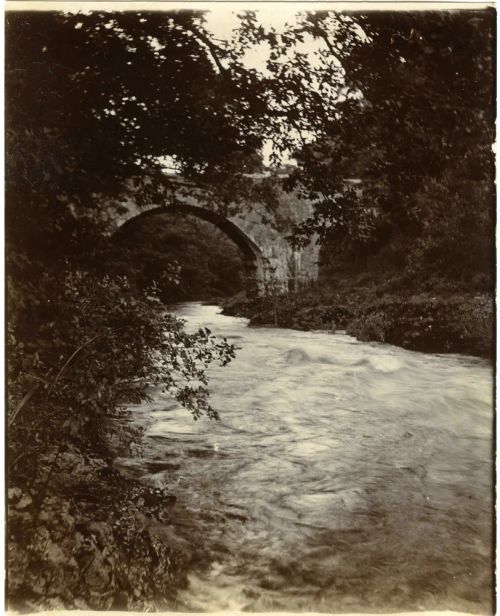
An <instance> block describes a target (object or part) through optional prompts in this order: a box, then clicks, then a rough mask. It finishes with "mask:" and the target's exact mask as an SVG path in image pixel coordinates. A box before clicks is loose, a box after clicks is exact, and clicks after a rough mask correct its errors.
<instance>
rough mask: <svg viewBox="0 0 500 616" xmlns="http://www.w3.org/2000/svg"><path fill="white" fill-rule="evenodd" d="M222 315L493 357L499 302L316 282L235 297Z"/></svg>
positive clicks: (478, 296)
mask: <svg viewBox="0 0 500 616" xmlns="http://www.w3.org/2000/svg"><path fill="white" fill-rule="evenodd" d="M223 314H227V315H231V316H244V317H246V318H248V319H250V325H259V326H261V325H264V326H277V327H286V328H291V329H298V330H304V331H307V330H318V329H319V330H326V331H331V332H334V331H338V330H342V331H346V332H347V333H348V334H349V335H351V336H354V337H355V338H357V339H358V340H360V341H363V342H385V343H389V344H394V345H396V346H400V347H403V348H405V349H409V350H413V351H422V352H428V353H463V354H467V355H474V356H477V357H483V358H486V359H492V358H493V356H494V301H493V298H492V297H491V296H489V295H488V294H486V293H481V292H478V293H466V292H461V293H453V292H447V293H441V294H439V295H438V294H436V293H433V292H432V290H430V291H424V292H408V291H407V292H404V293H401V292H398V293H390V292H389V293H383V292H380V291H379V290H377V289H376V288H374V287H373V286H365V287H363V286H355V285H353V286H350V287H349V286H345V287H343V288H342V287H341V288H338V289H336V290H332V289H331V288H330V289H329V288H328V287H322V286H321V285H320V284H315V285H313V286H311V287H308V288H305V289H302V290H301V291H300V292H298V293H290V294H287V295H279V296H274V297H270V296H267V297H262V298H254V299H251V300H248V299H246V298H244V297H242V296H239V297H235V298H232V299H231V300H229V301H227V302H226V303H225V304H224V306H223Z"/></svg>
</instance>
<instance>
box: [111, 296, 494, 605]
mask: <svg viewBox="0 0 500 616" xmlns="http://www.w3.org/2000/svg"><path fill="white" fill-rule="evenodd" d="M178 314H179V316H181V317H182V318H184V319H186V320H187V323H188V329H196V328H198V327H200V326H203V327H209V328H210V329H211V330H212V332H213V333H215V334H217V335H221V336H226V337H227V338H228V341H229V342H232V343H233V344H235V345H236V346H237V347H238V351H237V357H236V359H235V360H234V361H232V362H231V364H230V365H229V366H227V367H225V368H211V369H210V371H209V374H210V377H211V380H210V389H211V392H212V394H211V400H212V406H213V407H214V408H216V409H217V410H218V411H219V413H220V416H221V419H220V421H218V422H215V421H209V420H207V419H202V420H200V421H198V422H194V421H193V419H192V417H191V416H190V415H189V413H188V412H187V411H185V410H183V409H182V408H179V405H178V404H177V403H175V402H174V401H172V400H171V399H169V398H168V397H166V396H162V395H160V394H158V395H157V396H156V398H155V400H154V402H153V403H149V404H143V405H141V406H140V407H139V408H138V409H134V412H135V413H136V414H137V416H138V417H139V421H141V422H142V424H143V425H144V426H145V428H146V433H145V449H144V456H143V457H137V458H130V459H124V460H122V466H123V467H124V468H128V469H129V470H130V471H133V472H134V473H135V474H136V475H137V476H139V477H140V478H141V480H142V481H144V482H147V483H148V484H149V485H151V486H155V487H167V488H169V489H170V490H171V492H172V493H173V494H174V495H175V496H176V497H177V501H176V504H175V506H174V515H173V517H172V520H170V521H169V522H165V525H166V527H167V530H168V532H170V536H171V537H172V540H173V541H174V543H175V542H178V544H179V546H180V547H181V548H182V547H184V548H186V546H188V545H189V544H190V543H191V544H193V543H194V544H196V545H199V546H200V550H202V553H203V555H204V556H203V562H199V563H198V565H199V567H198V568H197V567H196V566H194V568H193V573H192V574H191V575H190V584H189V587H188V588H187V589H185V590H183V591H182V592H181V593H180V602H181V603H180V606H181V607H183V608H184V609H189V610H194V611H197V610H198V611H199V610H207V611H214V610H255V611H266V610H269V611H270V610H304V611H326V612H341V611H343V612H346V611H351V612H352V611H359V610H361V611H383V610H421V609H427V610H437V609H449V610H453V609H454V610H462V611H469V612H473V613H488V612H490V611H491V609H492V607H491V592H492V590H491V585H492V579H491V577H492V515H493V514H492V489H493V488H492V455H493V454H492V425H493V424H492V417H493V412H492V409H493V400H492V397H493V373H492V369H491V366H490V365H489V364H488V363H486V362H484V361H482V360H480V359H475V358H472V357H466V356H459V355H447V356H446V355H430V354H423V353H414V352H410V351H405V350H403V349H400V348H397V347H393V346H389V345H383V344H377V343H373V344H367V343H361V342H358V341H356V340H355V339H354V338H351V337H349V336H346V335H342V334H335V335H332V334H328V333H325V332H299V331H292V330H285V329H272V328H249V327H247V322H246V320H245V319H240V318H233V317H227V316H222V315H220V314H219V309H218V308H217V307H215V306H202V305H200V304H185V305H182V306H180V307H179V309H178ZM207 554H208V558H207ZM207 565H208V566H207Z"/></svg>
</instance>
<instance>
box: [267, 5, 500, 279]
mask: <svg viewBox="0 0 500 616" xmlns="http://www.w3.org/2000/svg"><path fill="white" fill-rule="evenodd" d="M493 20H494V12H493V11H441V12H434V13H432V12H418V11H417V12H413V13H405V12H394V13H391V12H383V13H379V12H376V11H375V12H372V13H367V14H351V15H345V16H343V17H342V16H340V17H338V16H337V17H336V16H335V15H334V13H332V12H330V11H328V12H316V13H306V14H304V15H303V16H302V19H301V20H299V22H298V23H297V24H295V25H294V26H293V27H291V28H290V30H289V32H288V35H287V36H289V37H291V38H292V42H290V41H289V40H288V39H286V40H285V42H283V39H282V40H281V46H280V44H277V45H276V46H275V49H274V52H273V53H274V56H275V57H276V58H278V59H279V58H281V59H283V57H284V54H285V53H288V56H289V55H290V54H289V52H287V51H286V49H285V50H284V49H283V46H285V48H286V47H287V46H290V45H294V44H295V45H296V44H297V43H296V42H297V40H299V41H300V39H301V37H304V36H312V37H314V39H315V40H318V41H321V42H322V43H323V47H322V49H321V50H320V51H319V52H318V54H319V58H320V60H319V61H317V62H316V63H315V64H314V65H311V63H309V64H307V63H306V62H305V59H304V57H302V56H301V55H300V54H299V53H297V52H296V53H295V55H294V56H293V57H292V61H291V62H288V63H287V64H284V63H283V60H282V61H281V64H280V63H279V61H278V60H277V59H276V60H272V61H271V62H270V65H269V67H270V69H271V70H273V71H274V73H275V74H276V78H277V82H278V83H279V84H280V86H279V89H280V92H283V88H285V87H286V97H285V98H286V100H288V101H289V102H288V105H289V110H288V111H287V110H286V107H287V105H282V112H283V113H285V114H287V113H288V116H287V117H289V119H290V121H291V122H297V121H298V117H300V123H301V125H302V127H303V128H302V131H304V130H307V129H308V130H310V131H312V133H311V134H312V135H313V138H312V139H311V138H310V139H309V143H303V144H300V145H299V147H298V148H297V147H296V156H297V160H298V163H299V166H298V168H297V170H296V171H295V172H294V173H292V175H291V177H290V178H289V179H288V181H287V185H288V187H289V188H294V189H296V190H299V191H300V192H301V193H302V194H303V195H304V196H306V197H308V198H310V199H312V200H314V202H315V213H314V216H313V217H312V218H311V219H310V220H308V221H306V222H305V223H304V224H303V225H301V226H300V227H299V228H298V229H297V233H296V236H295V241H297V242H298V243H300V242H301V241H308V240H309V238H310V237H311V236H312V235H313V234H314V233H319V234H320V236H321V237H322V238H323V242H324V243H327V244H328V243H329V244H332V243H333V245H335V246H336V250H337V252H338V251H339V250H342V249H348V250H351V252H358V253H359V252H362V253H363V252H364V253H365V254H370V252H374V251H377V250H380V248H381V247H384V246H387V245H388V244H389V243H391V242H394V241H401V240H400V239H398V238H407V240H409V242H408V261H407V263H406V265H407V266H408V267H410V268H412V269H414V270H415V271H425V269H426V268H436V269H437V268H441V270H442V272H443V275H444V276H445V277H446V276H451V277H456V276H457V275H461V272H464V271H465V272H466V275H467V276H469V278H470V276H471V275H473V274H474V273H477V272H480V271H484V270H487V269H488V264H489V263H491V261H492V256H493V237H492V223H493V174H494V154H493V151H492V144H493V142H494V76H493V68H494V64H493V40H494V21H493ZM290 75H294V76H295V78H293V79H292V78H290ZM304 87H306V89H307V91H308V93H309V95H308V96H303V95H302V92H303V89H304ZM298 129H299V132H300V129H301V127H300V126H299V127H298ZM346 178H357V179H359V180H361V185H359V186H353V185H352V184H349V183H347V184H346V181H345V180H346Z"/></svg>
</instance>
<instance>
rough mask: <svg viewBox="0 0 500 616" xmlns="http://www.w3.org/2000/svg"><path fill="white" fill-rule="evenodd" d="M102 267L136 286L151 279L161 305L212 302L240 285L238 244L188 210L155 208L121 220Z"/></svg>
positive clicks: (241, 267) (147, 284) (236, 290)
mask: <svg viewBox="0 0 500 616" xmlns="http://www.w3.org/2000/svg"><path fill="white" fill-rule="evenodd" d="M105 267H106V270H107V271H108V272H113V273H115V274H118V275H123V276H127V277H128V278H129V280H130V281H131V282H132V283H133V284H134V286H135V287H136V288H137V289H141V290H145V289H148V288H150V287H152V285H153V284H154V285H155V286H156V289H157V292H158V297H159V299H160V300H161V301H162V302H163V303H164V304H166V305H168V304H172V303H174V302H180V301H189V300H205V301H212V302H215V303H217V302H218V301H219V302H220V301H222V300H223V299H224V298H226V297H229V296H231V295H235V294H237V293H240V292H241V291H243V290H244V288H245V283H246V272H245V264H244V262H243V260H242V257H241V254H240V250H239V248H238V247H237V246H236V245H235V244H234V243H233V242H232V241H231V240H230V239H228V237H227V236H226V235H225V234H224V233H223V232H222V231H220V230H219V229H217V228H216V227H215V226H214V225H212V224H210V223H208V222H205V221H203V220H199V219H196V218H194V217H192V216H185V217H181V216H179V215H170V214H160V215H155V216H154V219H151V218H145V219H139V220H138V221H137V222H134V224H131V225H129V226H125V227H124V228H123V230H122V231H121V232H120V233H117V234H116V235H115V237H114V238H113V241H112V242H111V243H110V246H109V252H108V253H107V254H106V262H105Z"/></svg>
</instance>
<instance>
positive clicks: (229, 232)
mask: <svg viewBox="0 0 500 616" xmlns="http://www.w3.org/2000/svg"><path fill="white" fill-rule="evenodd" d="M167 213H169V214H172V213H173V214H180V215H182V216H185V215H189V216H193V217H195V218H199V219H201V220H205V221H207V222H210V223H212V224H213V225H214V226H216V227H217V228H218V229H220V230H221V231H222V232H223V233H224V234H225V235H226V237H228V238H229V239H230V240H232V241H233V242H234V244H236V246H238V248H239V249H240V251H241V254H242V257H243V262H244V265H245V269H246V275H247V291H248V292H250V293H252V292H258V291H259V290H262V288H263V285H264V282H265V279H266V262H267V259H266V257H265V256H264V254H263V251H262V249H261V248H260V247H259V246H258V244H257V243H256V242H255V240H254V239H253V238H252V237H250V235H249V234H248V233H246V232H245V231H244V230H243V229H242V228H241V227H240V226H239V225H238V224H237V223H236V222H234V221H232V220H230V219H228V218H226V217H225V216H223V215H222V214H219V213H217V212H214V211H212V210H209V209H207V208H204V207H201V206H199V205H190V204H188V203H180V202H174V203H170V204H168V205H151V206H149V207H142V208H140V209H139V208H136V209H135V208H134V209H133V210H129V211H128V212H127V214H126V215H125V216H123V217H121V218H120V219H119V220H118V221H117V224H116V226H115V228H114V229H113V232H112V234H111V235H112V236H116V235H119V234H121V233H124V232H125V231H126V229H127V228H130V226H131V225H133V224H134V223H136V222H137V221H138V220H139V219H144V218H147V217H155V216H158V215H159V214H167Z"/></svg>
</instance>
